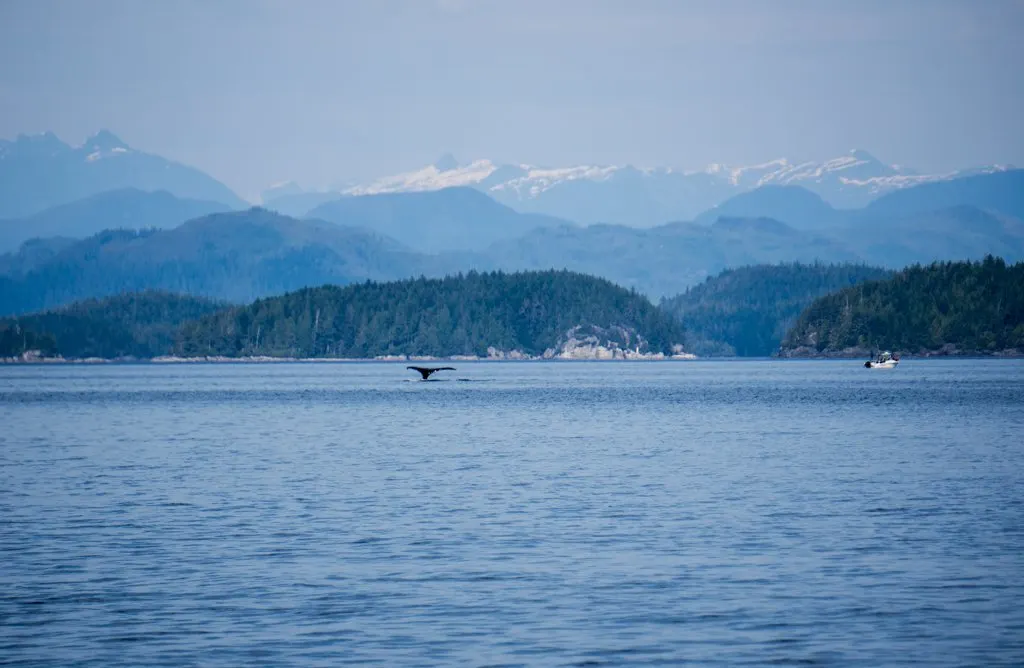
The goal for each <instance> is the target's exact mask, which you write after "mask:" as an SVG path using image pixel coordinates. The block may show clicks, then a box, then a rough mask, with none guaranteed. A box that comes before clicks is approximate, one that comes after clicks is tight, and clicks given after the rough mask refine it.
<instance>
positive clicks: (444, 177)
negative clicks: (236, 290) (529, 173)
mask: <svg viewBox="0 0 1024 668" xmlns="http://www.w3.org/2000/svg"><path fill="white" fill-rule="evenodd" d="M442 166H443V167H446V166H448V165H446V164H442ZM496 169H497V167H496V166H495V165H494V163H493V162H491V161H490V160H475V161H473V162H471V163H470V164H468V165H459V166H456V167H454V168H452V169H445V170H442V169H439V168H438V166H437V165H436V164H435V165H427V166H426V167H424V168H423V169H419V170H416V171H413V172H405V173H403V174H395V175H394V176H386V177H384V178H381V179H377V180H376V181H373V182H372V183H369V184H366V185H359V186H353V187H349V188H347V189H346V190H344V191H343V194H345V195H379V194H381V193H394V192H419V191H424V190H441V189H442V188H453V187H456V186H472V185H476V184H478V183H480V182H481V181H483V180H484V179H486V178H487V177H488V176H490V175H491V174H492V173H494V171H495V170H496Z"/></svg>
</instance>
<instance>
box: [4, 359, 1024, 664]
mask: <svg viewBox="0 0 1024 668" xmlns="http://www.w3.org/2000/svg"><path fill="white" fill-rule="evenodd" d="M454 366H456V367H458V370H457V371H454V372H445V373H442V374H439V376H438V377H439V378H440V380H438V381H432V382H422V381H418V380H417V381H412V380H411V378H412V377H413V376H414V375H415V374H414V373H413V372H411V371H406V370H405V368H404V365H402V364H385V363H380V364H373V363H342V364H337V363H322V364H318V363H307V364H281V365H274V364H253V365H237V366H236V365H229V364H211V365H184V366H170V365H169V366H156V365H151V366H147V365H124V366H6V367H2V368H0V424H2V426H0V663H3V664H5V665H7V664H10V665H22V664H23V665H40V666H42V665H53V666H157V665H173V666H178V665H203V666H242V665H267V666H290V665H296V666H298V665H301V666H307V665H309V666H337V665H342V664H347V663H363V664H378V665H386V666H405V665H445V664H452V665H467V666H484V665H524V666H535V665H536V666H584V665H586V666H605V665H679V664H685V663H692V664H695V665H711V664H722V665H736V664H753V665H765V664H783V665H785V664H807V665H839V666H851V665H853V666H879V665H908V664H923V665H949V666H954V665H955V666H960V665H974V666H994V665H1020V664H1021V663H1022V662H1024V363H1022V362H1018V361H969V360H959V361H915V360H906V361H904V363H903V364H901V366H900V367H899V368H898V369H896V370H894V371H881V370H867V369H864V368H863V367H862V366H861V363H860V362H857V361H854V362H798V361H777V362H772V361H753V362H689V363H687V362H682V363H680V362H666V363H655V362H648V363H615V362H601V363H456V364H455V365H454Z"/></svg>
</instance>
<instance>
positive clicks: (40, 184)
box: [0, 130, 248, 219]
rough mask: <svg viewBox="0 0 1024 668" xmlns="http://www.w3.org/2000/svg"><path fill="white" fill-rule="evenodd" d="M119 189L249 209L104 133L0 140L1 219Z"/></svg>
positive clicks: (208, 181)
mask: <svg viewBox="0 0 1024 668" xmlns="http://www.w3.org/2000/svg"><path fill="white" fill-rule="evenodd" d="M122 188H137V189H139V190H146V191H156V190H166V191H167V192H169V193H172V194H174V195H176V196H178V197H182V198H187V199H195V200H201V201H208V202H218V203H220V204H222V205H224V206H226V207H227V208H231V209H239V208H245V207H247V206H248V204H247V203H246V202H244V201H243V200H242V199H241V198H240V197H238V195H236V194H235V193H233V192H232V191H231V190H230V189H229V188H228V187H227V186H225V185H224V184H223V183H220V182H219V181H217V180H216V179H214V178H212V177H210V176H208V175H207V174H204V173H203V172H201V171H199V170H198V169H195V168H193V167H188V166H186V165H182V164H180V163H177V162H173V161H171V160H167V159H165V158H161V157H160V156H157V155H152V154H149V153H144V152H142V151H138V150H136V149H133V148H132V147H130V146H128V145H127V144H126V143H124V142H123V141H121V140H120V139H119V138H117V137H116V136H114V135H113V134H111V133H110V132H108V131H106V130H101V131H100V132H97V133H96V134H94V135H92V136H91V137H89V138H88V139H86V140H85V142H84V143H83V144H82V145H81V146H75V147H73V146H70V145H68V144H65V143H64V142H62V141H61V140H60V139H58V138H57V136H56V135H54V134H53V133H52V132H46V133H43V134H38V135H19V136H18V137H17V138H16V139H15V140H14V141H7V140H0V219H2V218H23V217H25V216H31V215H32V214H35V213H38V212H40V211H43V210H44V209H49V208H52V207H54V206H58V205H61V204H67V203H69V202H73V201H75V200H79V199H82V198H84V197H88V196H90V195H95V194H98V193H102V192H105V191H109V190H118V189H122Z"/></svg>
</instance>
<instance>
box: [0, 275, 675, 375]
mask: <svg viewBox="0 0 1024 668" xmlns="http://www.w3.org/2000/svg"><path fill="white" fill-rule="evenodd" d="M684 337H685V330H684V328H683V325H682V324H681V323H680V322H679V321H678V320H677V319H675V318H673V317H671V316H669V315H668V314H666V313H665V312H663V311H661V310H660V309H658V308H657V307H656V306H655V305H654V304H652V303H651V302H650V301H648V300H647V299H646V298H645V297H643V296H641V295H639V294H638V293H636V292H634V291H630V290H626V289H624V288H621V287H619V286H616V285H614V284H612V283H611V282H609V281H606V280H604V279H599V278H594V277H592V276H587V275H583V274H578V273H573V272H568V271H540V272H522V273H514V274H508V273H502V272H490V273H476V272H470V273H469V274H466V275H458V276H453V277H449V278H444V279H425V278H421V279H416V280H405V281H396V282H388V283H376V282H370V281H368V282H364V283H359V284H355V285H349V286H346V287H339V286H333V285H326V286H323V287H319V288H305V289H302V290H298V291H296V292H291V293H287V294H284V295H281V296H279V297H272V298H266V299H260V300H257V301H256V302H253V303H251V304H249V305H247V306H228V305H224V304H221V303H216V302H212V301H209V300H205V299H199V298H193V297H187V296H181V295H174V294H169V293H165V292H157V291H147V292H142V293H134V294H125V295H120V296H117V297H110V298H106V299H99V300H86V301H83V302H77V303H75V304H72V305H70V306H66V307H62V308H59V309H54V310H51V311H46V312H43V313H38V314H31V315H26V316H19V317H10V318H5V319H3V320H0V346H2V347H0V357H3V358H17V357H19V356H21V355H23V354H24V353H26V351H37V352H36V353H35V354H36V355H39V356H42V357H50V358H53V357H58V356H59V357H63V358H67V359H72V358H76V359H81V358H106V359H115V358H139V359H144V358H157V357H166V356H169V355H175V356H178V357H183V358H210V357H224V358H235V359H237V358H251V357H272V358H359V359H363V358H379V357H389V356H421V357H452V356H474V357H492V358H493V357H498V358H503V357H513V358H523V357H539V356H548V357H562V358H586V359H603V358H613V359H623V358H637V357H646V358H651V357H655V358H656V357H661V356H671V355H673V354H676V355H678V354H680V353H681V352H682V345H681V343H682V341H683V340H684Z"/></svg>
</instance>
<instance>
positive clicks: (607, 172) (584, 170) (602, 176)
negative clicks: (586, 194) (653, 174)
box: [490, 165, 623, 199]
mask: <svg viewBox="0 0 1024 668" xmlns="http://www.w3.org/2000/svg"><path fill="white" fill-rule="evenodd" d="M523 168H524V169H526V170H527V171H526V175H524V176H520V177H518V178H515V179H512V180H510V181H506V182H505V183H499V184H497V185H494V186H491V188H490V190H492V191H502V190H511V191H515V192H516V194H518V195H519V197H520V198H521V199H522V198H523V196H524V195H526V196H527V197H530V198H533V197H537V196H538V195H540V194H541V193H542V192H544V191H545V190H549V189H551V188H553V187H554V186H556V185H559V184H560V183H566V182H568V181H577V180H580V179H585V180H588V181H607V180H608V179H610V178H611V177H612V176H613V175H614V174H615V172H617V171H619V170H621V169H623V168H622V167H616V166H599V167H594V166H589V165H580V166H577V167H562V168H558V169H542V168H536V167H527V166H525V165H524V166H523Z"/></svg>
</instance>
